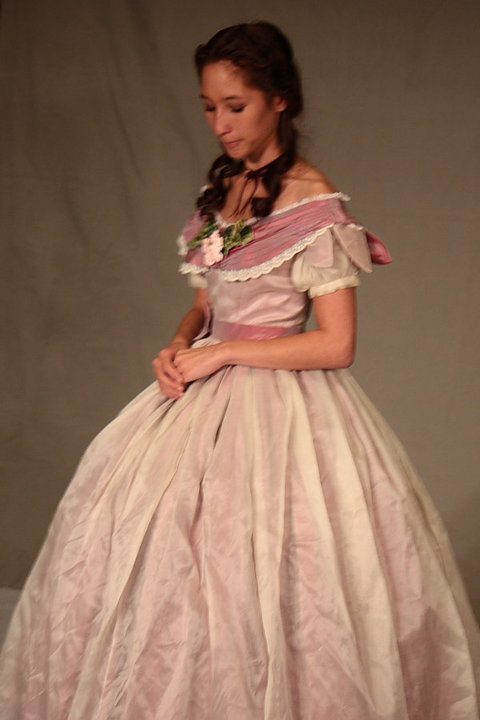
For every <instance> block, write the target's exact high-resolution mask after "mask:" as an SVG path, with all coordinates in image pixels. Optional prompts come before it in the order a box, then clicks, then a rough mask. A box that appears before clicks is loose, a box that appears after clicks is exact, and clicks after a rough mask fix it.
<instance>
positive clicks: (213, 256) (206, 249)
mask: <svg viewBox="0 0 480 720" xmlns="http://www.w3.org/2000/svg"><path fill="white" fill-rule="evenodd" d="M222 249H223V238H222V236H221V235H220V233H219V232H218V230H215V232H213V233H212V234H211V235H209V236H208V237H206V238H203V240H202V252H203V257H204V258H205V265H208V266H210V265H215V263H217V262H220V260H223V253H222Z"/></svg>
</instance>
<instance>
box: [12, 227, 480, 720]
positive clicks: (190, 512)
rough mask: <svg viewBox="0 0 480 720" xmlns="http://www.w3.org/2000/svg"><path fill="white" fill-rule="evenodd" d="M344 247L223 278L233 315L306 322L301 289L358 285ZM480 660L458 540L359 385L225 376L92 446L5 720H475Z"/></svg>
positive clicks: (225, 316) (41, 578) (29, 615)
mask: <svg viewBox="0 0 480 720" xmlns="http://www.w3.org/2000/svg"><path fill="white" fill-rule="evenodd" d="M322 237H324V236H320V237H319V240H318V242H323V240H322V239H321V238H322ZM365 241H366V240H365V238H364V239H363V242H365ZM338 247H340V246H339V244H338V243H337V245H336V250H335V256H336V257H337V261H336V262H335V265H334V266H332V267H328V268H325V267H323V268H322V267H316V266H315V265H314V264H313V263H309V262H308V258H307V259H306V258H305V256H303V257H302V256H298V257H296V258H292V259H291V260H290V261H288V262H287V263H283V264H282V265H281V266H280V267H278V268H276V269H273V270H272V271H271V272H269V273H267V274H264V275H263V276H262V277H260V278H257V279H256V280H252V281H248V282H237V283H236V282H230V281H228V280H226V279H225V278H224V277H223V276H222V273H221V272H218V271H215V270H212V271H210V272H209V273H208V283H209V291H210V297H211V301H212V306H213V315H214V317H217V318H219V319H220V320H223V321H224V322H225V323H227V322H230V323H232V324H235V323H241V324H250V325H256V326H260V327H261V326H263V325H264V326H273V327H274V326H277V327H289V326H290V327H292V326H293V325H295V324H297V323H298V322H299V321H300V322H301V321H302V320H303V318H304V317H305V314H306V309H307V306H308V298H307V293H306V292H299V291H298V289H297V287H296V285H301V284H302V283H303V284H307V285H310V284H312V286H313V287H317V289H320V288H321V287H322V286H328V287H331V283H332V282H334V283H342V282H344V283H347V284H348V283H356V282H357V279H356V272H357V270H356V268H355V267H354V264H352V261H351V259H350V258H349V257H347V256H346V254H345V252H344V251H343V250H342V249H340V251H338ZM305 252H306V250H305ZM311 252H312V253H313V256H314V255H315V253H314V251H313V250H312V251H311ZM319 252H320V254H321V249H320V250H319ZM294 266H296V268H297V271H296V277H295V282H294V279H293V276H294V274H295V273H294ZM218 341H219V339H218V338H215V337H214V336H210V337H208V338H206V339H203V340H200V341H199V342H198V344H200V345H201V344H205V343H207V344H208V343H212V342H218ZM478 657H479V641H478V632H477V629H476V625H475V622H474V619H473V616H472V613H471V610H470V607H469V604H468V601H467V599H466V596H465V593H464V590H463V586H462V583H461V580H460V578H459V575H458V572H457V569H456V566H455V562H454V560H453V557H452V554H451V550H450V546H449V543H448V539H447V537H446V535H445V532H444V529H443V526H442V523H441V521H440V519H439V517H438V515H437V513H436V511H435V509H434V507H433V506H432V503H431V501H430V500H429V498H428V496H427V494H426V491H425V489H424V488H423V486H422V484H421V483H420V481H419V480H418V478H417V476H416V474H415V472H414V470H413V468H412V467H411V465H410V463H409V461H408V459H407V457H406V455H405V453H404V451H403V449H402V447H401V445H400V444H399V442H398V441H397V439H396V438H395V437H394V435H393V434H392V432H391V431H390V429H389V427H388V426H387V424H386V423H385V421H384V420H383V419H382V418H381V416H380V415H379V414H378V412H377V411H376V410H375V409H374V408H373V407H372V405H371V404H370V402H369V401H368V399H367V398H366V397H365V395H364V394H363V393H362V391H361V390H360V388H359V387H358V385H357V384H356V383H355V381H354V380H353V378H352V376H351V374H350V373H349V371H347V370H330V371H322V370H316V371H295V372H294V371H285V370H262V369H256V368H247V367H226V368H222V369H221V370H219V371H218V372H216V373H215V374H213V375H212V376H210V377H208V378H204V379H201V380H198V381H196V382H194V383H191V384H190V386H189V387H188V389H187V391H186V393H185V394H184V396H183V397H181V398H179V399H178V400H170V399H167V398H165V397H163V396H162V395H161V393H160V392H159V390H158V388H157V386H156V385H155V384H153V385H151V386H150V387H149V388H147V389H146V390H145V391H144V392H143V393H142V394H140V395H139V396H138V397H137V398H135V400H133V401H132V403H130V404H129V405H128V406H127V407H126V408H125V409H124V411H123V412H122V413H121V414H120V415H119V416H118V418H116V419H115V420H114V421H113V422H112V423H111V424H110V425H108V426H107V427H106V428H105V429H104V430H103V431H102V432H101V433H100V435H99V436H98V437H97V438H96V439H95V440H94V441H93V443H92V444H91V446H90V447H89V449H88V450H87V452H86V454H85V456H84V458H83V459H82V462H81V463H80V466H79V468H78V471H77V473H76V475H75V478H74V480H73V481H72V483H71V485H70V487H69V489H68V490H67V492H66V495H65V497H64V499H63V500H62V502H61V504H60V507H59V510H58V512H57V514H56V516H55V518H54V520H53V523H52V526H51V529H50V532H49V535H48V538H47V541H46V543H45V545H44V547H43V549H42V552H41V554H40V557H39V559H38V561H37V563H36V565H35V566H34V568H33V570H32V573H31V575H30V577H29V579H28V581H27V585H26V588H25V591H24V593H23V595H22V599H21V601H20V603H19V605H18V608H17V611H16V613H15V616H14V619H13V622H12V625H11V629H10V632H9V635H8V637H7V641H6V644H5V648H4V651H3V655H2V670H1V675H0V677H1V688H2V690H1V700H2V713H3V714H2V716H1V717H2V720H57V719H58V720H477V719H478V712H477V701H476V683H475V676H474V673H475V665H476V664H477V663H478Z"/></svg>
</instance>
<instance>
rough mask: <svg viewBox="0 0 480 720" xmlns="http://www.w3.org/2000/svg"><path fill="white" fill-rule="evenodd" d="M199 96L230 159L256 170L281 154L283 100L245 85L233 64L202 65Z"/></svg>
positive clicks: (224, 62) (223, 61) (209, 122)
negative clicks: (280, 131)
mask: <svg viewBox="0 0 480 720" xmlns="http://www.w3.org/2000/svg"><path fill="white" fill-rule="evenodd" d="M200 97H201V99H202V101H203V109H204V112H205V116H206V118H207V122H208V124H209V125H210V127H211V128H212V131H213V132H214V134H215V135H216V137H217V138H218V140H219V141H220V142H221V143H222V145H223V147H224V149H225V152H226V153H227V154H228V155H229V156H230V157H231V158H234V159H235V160H243V161H244V162H245V165H246V167H248V168H250V169H255V168H259V167H262V166H263V165H266V164H267V163H269V162H271V161H272V160H275V158H276V157H278V155H280V154H281V148H280V145H279V142H278V123H279V120H280V113H281V112H282V111H283V110H285V108H286V102H285V100H283V99H282V98H280V97H274V98H269V97H268V96H267V95H265V93H264V92H262V91H261V90H258V89H257V88H254V87H251V86H250V85H248V84H247V83H246V81H245V75H244V73H243V72H242V70H241V69H240V68H237V67H236V66H235V65H233V63H231V62H228V61H226V60H221V61H220V62H216V63H210V64H208V65H205V67H204V68H203V71H202V78H201V95H200Z"/></svg>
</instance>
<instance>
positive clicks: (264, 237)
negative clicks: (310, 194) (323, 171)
mask: <svg viewBox="0 0 480 720" xmlns="http://www.w3.org/2000/svg"><path fill="white" fill-rule="evenodd" d="M345 197H346V196H344V195H341V194H335V195H332V196H325V197H318V198H314V199H312V200H310V201H305V202H302V203H300V204H295V205H293V206H290V207H289V208H285V209H284V210H279V211H277V212H275V213H273V214H272V215H269V216H268V217H266V218H259V219H256V220H254V221H252V223H251V225H252V229H253V235H254V237H253V240H251V241H250V242H249V243H248V244H247V245H244V246H243V247H239V248H235V249H234V250H232V251H231V252H230V253H229V254H228V255H227V256H226V257H225V258H224V259H223V260H221V261H220V262H219V263H216V264H215V265H213V266H212V267H213V268H215V269H216V270H220V271H225V272H227V273H228V272H236V271H238V270H240V269H241V270H248V269H254V268H257V267H262V266H268V265H269V263H271V262H274V259H275V258H282V257H283V256H285V257H286V256H287V255H289V250H292V252H293V253H296V252H300V251H301V250H302V249H303V248H304V247H305V246H306V245H307V244H308V243H310V242H313V240H314V239H315V236H316V234H319V233H321V232H322V230H327V229H328V228H332V227H334V226H335V225H338V226H344V227H347V226H348V227H349V228H351V229H355V230H357V231H360V232H361V233H362V234H363V236H364V237H366V240H367V243H368V250H369V253H370V258H371V262H373V263H376V264H382V265H383V264H387V263H389V262H391V260H392V258H391V255H390V253H389V252H388V250H387V248H386V247H385V245H384V244H383V243H382V241H381V240H380V239H379V238H378V237H376V236H375V235H373V234H372V233H366V232H365V231H364V230H363V228H362V226H360V225H359V224H358V223H357V222H356V220H355V218H354V217H353V216H352V215H350V214H349V213H348V212H347V210H346V207H345V203H344V199H345ZM204 224H205V220H204V219H203V218H201V217H200V214H199V212H198V211H197V212H196V213H195V214H194V216H193V217H192V218H191V219H190V220H189V221H188V222H187V223H186V225H185V227H184V229H183V233H182V235H181V246H182V247H181V250H180V252H181V253H182V254H185V262H184V264H183V266H182V268H181V271H182V272H201V271H202V270H204V269H206V268H207V266H206V263H205V259H204V256H203V252H202V249H201V248H196V249H194V250H188V247H187V245H188V243H189V242H190V241H191V240H193V238H195V237H196V235H198V233H199V232H200V230H201V228H202V227H203V226H204ZM353 259H354V260H355V258H353ZM362 265H363V263H362Z"/></svg>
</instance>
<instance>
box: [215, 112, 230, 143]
mask: <svg viewBox="0 0 480 720" xmlns="http://www.w3.org/2000/svg"><path fill="white" fill-rule="evenodd" d="M230 129H231V127H230V123H229V121H228V118H227V117H226V115H225V113H224V112H222V111H217V112H216V113H215V115H214V118H213V132H214V133H215V135H216V136H217V137H221V136H222V135H225V134H226V133H228V132H229V131H230Z"/></svg>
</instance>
